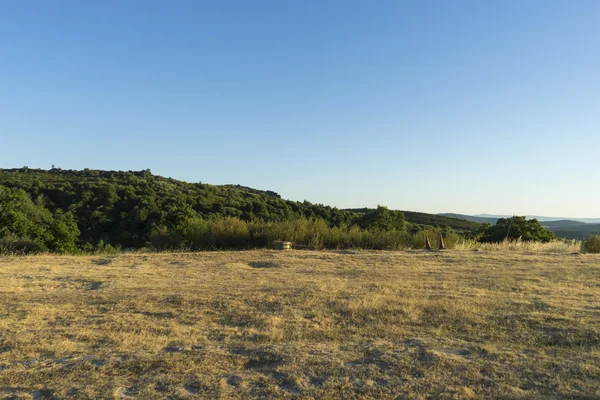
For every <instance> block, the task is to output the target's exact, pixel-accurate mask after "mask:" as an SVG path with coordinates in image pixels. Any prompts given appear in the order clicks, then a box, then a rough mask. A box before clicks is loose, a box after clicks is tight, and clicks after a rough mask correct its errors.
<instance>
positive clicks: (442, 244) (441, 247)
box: [440, 233, 446, 250]
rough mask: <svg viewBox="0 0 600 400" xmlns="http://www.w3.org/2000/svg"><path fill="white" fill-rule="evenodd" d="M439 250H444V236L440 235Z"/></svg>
mask: <svg viewBox="0 0 600 400" xmlns="http://www.w3.org/2000/svg"><path fill="white" fill-rule="evenodd" d="M440 250H446V246H445V245H444V236H443V235H442V234H441V233H440Z"/></svg>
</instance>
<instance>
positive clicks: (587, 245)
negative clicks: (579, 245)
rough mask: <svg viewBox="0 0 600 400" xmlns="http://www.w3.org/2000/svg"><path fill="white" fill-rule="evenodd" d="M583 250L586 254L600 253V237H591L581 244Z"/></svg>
mask: <svg viewBox="0 0 600 400" xmlns="http://www.w3.org/2000/svg"><path fill="white" fill-rule="evenodd" d="M583 249H584V250H585V251H586V252H588V253H600V235H596V236H593V237H591V238H589V239H588V240H586V241H585V242H583Z"/></svg>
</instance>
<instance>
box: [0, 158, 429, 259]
mask: <svg viewBox="0 0 600 400" xmlns="http://www.w3.org/2000/svg"><path fill="white" fill-rule="evenodd" d="M302 220H306V221H315V224H317V222H316V221H320V222H318V224H317V225H314V226H315V227H316V226H318V227H319V229H321V228H322V227H327V228H328V229H334V228H335V229H341V230H343V229H346V228H348V229H349V227H354V228H358V229H360V230H361V231H364V230H372V231H386V232H388V231H398V232H400V231H404V230H405V229H406V223H405V220H404V215H403V214H402V213H401V212H397V211H391V210H388V209H387V208H385V207H379V208H378V209H375V210H372V211H371V212H368V213H355V212H351V211H344V210H340V209H337V208H335V207H329V206H324V205H321V204H311V203H309V202H307V201H304V202H295V201H289V200H284V199H282V198H281V196H279V195H278V194H277V193H275V192H272V191H260V190H256V189H251V188H246V187H242V186H235V185H224V186H216V185H208V184H204V183H201V182H199V183H187V182H182V181H178V180H175V179H170V178H163V177H160V176H156V175H153V174H152V173H151V172H150V171H149V170H146V171H138V172H133V171H128V172H123V171H97V170H83V171H71V170H61V169H57V168H54V169H52V170H49V171H45V170H33V169H29V168H20V169H12V170H0V240H1V241H2V243H4V244H5V245H7V244H10V245H11V246H12V247H11V248H14V247H15V246H21V247H25V245H27V247H28V248H29V247H31V248H34V249H38V250H45V249H47V250H51V251H63V252H68V251H75V250H77V249H80V250H90V249H98V248H104V247H106V246H110V247H112V248H117V247H120V248H131V249H139V248H145V247H161V246H162V247H164V245H165V244H164V243H168V242H169V241H170V242H172V243H173V246H175V244H177V246H178V247H179V246H188V247H190V248H225V247H231V246H230V245H228V244H227V245H224V244H222V243H224V242H223V240H222V235H221V238H220V239H219V238H217V239H215V240H214V241H215V243H214V244H210V243H211V240H212V239H206V238H205V239H202V241H200V240H199V239H197V240H196V241H195V242H194V243H192V244H190V243H191V242H190V241H189V232H190V231H191V230H192V227H194V228H193V229H196V231H198V229H200V228H199V227H200V226H204V227H206V226H210V227H211V229H215V230H218V227H219V224H220V222H219V221H229V222H228V223H229V224H230V225H231V224H233V222H232V221H238V222H239V224H242V223H243V224H245V225H247V226H249V227H254V226H258V225H260V224H268V225H269V226H270V227H274V226H276V225H277V224H278V223H279V224H282V226H283V225H285V224H284V223H288V222H289V221H302ZM223 223H224V222H223ZM282 229H283V228H282ZM411 229H417V230H418V229H419V228H418V227H415V226H411ZM321 231H322V229H321ZM321 231H319V232H321ZM215 235H216V234H215ZM217 236H218V235H217ZM182 237H188V239H186V240H187V241H186V242H185V244H182V243H184V242H180V241H179V239H178V238H182ZM215 237H216V236H215ZM253 237H254V236H253ZM315 237H319V238H320V237H322V235H321V234H317V233H316V232H315ZM277 239H278V240H284V239H285V237H283V236H282V237H279V238H277ZM236 240H237V239H236ZM315 240H317V239H314V240H312V241H313V242H314V241H315ZM353 240H354V239H353ZM238 242H239V241H238ZM259 243H262V242H261V241H260V240H259V239H258V236H256V238H254V239H252V240H250V241H248V243H246V244H244V245H239V244H238V245H237V247H240V248H246V247H252V246H259V245H262V244H259Z"/></svg>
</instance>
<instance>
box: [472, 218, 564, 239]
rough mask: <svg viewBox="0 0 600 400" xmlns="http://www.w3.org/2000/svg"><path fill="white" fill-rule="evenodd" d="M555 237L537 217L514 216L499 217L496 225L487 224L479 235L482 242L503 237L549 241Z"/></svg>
mask: <svg viewBox="0 0 600 400" xmlns="http://www.w3.org/2000/svg"><path fill="white" fill-rule="evenodd" d="M554 238H555V236H554V233H553V232H552V231H549V230H548V229H546V228H544V227H543V226H542V225H541V224H540V222H539V221H538V220H537V219H530V220H527V218H525V217H519V216H514V217H511V218H500V219H499V220H498V222H497V223H496V225H493V226H489V227H488V228H487V229H486V230H485V232H484V233H483V235H482V237H481V239H480V240H481V241H482V242H501V241H503V240H504V239H521V240H524V241H535V242H549V241H551V240H553V239H554Z"/></svg>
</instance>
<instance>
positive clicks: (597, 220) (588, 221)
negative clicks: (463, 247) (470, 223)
mask: <svg viewBox="0 0 600 400" xmlns="http://www.w3.org/2000/svg"><path fill="white" fill-rule="evenodd" d="M441 215H446V214H441ZM455 215H460V214H455ZM468 216H469V217H482V218H495V219H498V218H509V217H512V215H495V214H475V215H468ZM525 217H526V218H527V219H534V218H535V219H537V220H538V221H540V222H549V221H577V222H581V223H584V224H600V218H569V217H545V216H541V215H526V216H525Z"/></svg>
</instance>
